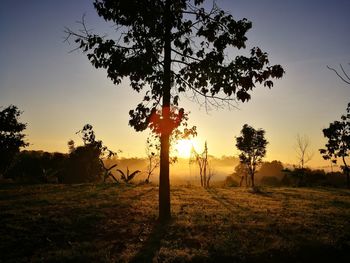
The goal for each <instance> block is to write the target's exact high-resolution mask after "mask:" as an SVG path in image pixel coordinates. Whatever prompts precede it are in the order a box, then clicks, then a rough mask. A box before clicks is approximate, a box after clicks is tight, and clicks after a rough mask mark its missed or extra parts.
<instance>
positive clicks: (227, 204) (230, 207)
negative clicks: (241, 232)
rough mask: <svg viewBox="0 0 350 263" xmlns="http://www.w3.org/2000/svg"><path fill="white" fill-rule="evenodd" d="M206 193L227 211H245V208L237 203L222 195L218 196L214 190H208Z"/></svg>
mask: <svg viewBox="0 0 350 263" xmlns="http://www.w3.org/2000/svg"><path fill="white" fill-rule="evenodd" d="M207 192H208V193H209V194H210V195H211V198H212V199H213V200H215V201H216V202H218V203H219V204H221V205H222V206H224V207H225V208H226V209H227V210H229V211H230V212H232V213H235V212H236V211H237V210H235V209H234V207H236V208H238V209H240V210H246V208H245V207H242V206H240V205H239V204H237V203H233V202H231V201H229V200H227V198H226V197H225V196H223V195H220V194H219V193H218V191H217V190H216V189H213V188H208V189H207Z"/></svg>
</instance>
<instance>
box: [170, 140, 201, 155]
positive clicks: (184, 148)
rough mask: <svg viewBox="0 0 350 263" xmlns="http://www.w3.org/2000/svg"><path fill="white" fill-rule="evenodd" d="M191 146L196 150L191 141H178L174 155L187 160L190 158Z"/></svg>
mask: <svg viewBox="0 0 350 263" xmlns="http://www.w3.org/2000/svg"><path fill="white" fill-rule="evenodd" d="M192 146H194V147H195V148H196V144H195V142H194V141H193V140H178V141H177V142H176V145H175V149H176V151H177V153H176V155H178V156H179V157H181V158H189V157H190V156H191V149H192Z"/></svg>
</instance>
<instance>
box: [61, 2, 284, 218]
mask: <svg viewBox="0 0 350 263" xmlns="http://www.w3.org/2000/svg"><path fill="white" fill-rule="evenodd" d="M203 2H204V0H143V1H138V0H119V1H116V0H95V2H94V7H95V8H96V10H97V13H98V14H99V15H100V16H102V17H103V18H104V19H105V20H106V21H109V22H112V23H113V24H114V25H115V28H116V30H117V31H118V32H117V36H116V38H115V39H114V40H113V39H107V38H106V37H102V36H100V35H96V34H92V33H91V31H90V30H88V29H87V27H86V25H85V23H84V21H82V25H83V29H82V31H81V32H80V33H76V32H73V31H72V30H70V29H67V30H66V33H67V39H69V37H74V38H75V42H76V43H78V45H79V46H78V48H80V49H82V50H83V52H86V53H87V57H88V59H89V60H90V62H91V63H92V64H93V65H94V66H95V67H96V68H105V69H106V70H107V75H108V78H110V79H111V80H112V81H113V83H115V84H120V83H121V81H122V79H123V78H124V77H127V76H129V79H130V85H131V87H132V88H133V89H134V90H136V91H137V92H140V91H141V90H142V89H145V88H149V90H147V91H146V92H145V96H144V99H143V102H142V103H140V104H138V105H137V107H136V109H135V110H131V111H130V112H129V114H130V117H131V118H130V121H129V124H130V125H131V126H132V127H134V128H135V130H136V131H143V130H145V129H146V128H147V127H151V128H155V127H156V128H157V131H156V132H159V134H160V141H161V151H160V175H159V219H160V220H161V221H163V220H167V219H169V218H170V182H169V147H170V143H169V138H170V136H171V134H172V132H173V130H174V129H175V128H176V127H177V126H178V125H179V124H180V123H181V122H182V121H183V112H184V110H183V109H182V108H180V109H179V110H178V111H173V106H177V105H178V103H179V95H180V93H181V92H191V93H192V94H193V98H194V100H197V101H198V100H199V98H204V101H203V103H205V105H206V106H210V105H212V106H216V107H217V106H222V105H225V103H230V102H232V101H242V102H245V101H248V100H249V99H250V96H251V95H250V91H251V90H253V89H254V87H255V83H260V84H263V85H264V86H267V87H269V88H270V87H272V86H273V82H272V81H271V79H272V78H280V77H282V75H283V73H284V71H283V69H282V67H281V66H280V65H273V66H270V65H269V60H268V56H267V53H265V52H263V51H261V49H260V48H258V47H255V48H252V49H251V50H250V56H248V57H246V56H241V55H238V56H236V57H235V58H234V59H231V58H230V57H229V56H226V54H227V53H226V51H227V48H229V47H233V48H237V49H241V48H246V40H247V37H246V36H245V35H246V33H247V31H248V30H249V29H250V28H251V26H252V24H251V22H250V21H248V20H247V19H242V20H235V19H234V18H233V17H232V16H231V15H229V14H227V13H225V12H224V11H223V10H221V9H219V8H218V7H217V6H216V5H215V4H214V5H213V6H212V8H211V9H210V10H207V9H206V8H205V5H204V4H203ZM83 20H84V19H83ZM172 116H173V117H172ZM152 130H154V129H152Z"/></svg>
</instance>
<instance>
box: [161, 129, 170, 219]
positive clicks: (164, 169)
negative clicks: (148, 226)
mask: <svg viewBox="0 0 350 263" xmlns="http://www.w3.org/2000/svg"><path fill="white" fill-rule="evenodd" d="M160 141H161V142H160V174H159V220H160V221H161V222H165V221H167V220H169V219H170V217H171V214H170V180H169V135H167V134H162V136H161V140H160Z"/></svg>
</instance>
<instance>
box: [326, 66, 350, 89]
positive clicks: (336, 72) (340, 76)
mask: <svg viewBox="0 0 350 263" xmlns="http://www.w3.org/2000/svg"><path fill="white" fill-rule="evenodd" d="M340 66H341V65H340ZM327 68H328V69H329V70H332V71H334V72H335V74H337V76H338V77H339V78H340V79H341V80H342V81H344V82H345V83H346V84H349V85H350V79H349V76H348V75H347V74H345V76H346V77H347V78H348V79H349V80H346V79H345V78H344V77H343V76H342V75H340V74H339V73H338V71H337V70H336V69H334V68H331V67H330V66H327ZM341 69H342V71H343V72H344V69H343V67H342V66H341ZM344 73H345V72H344Z"/></svg>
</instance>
